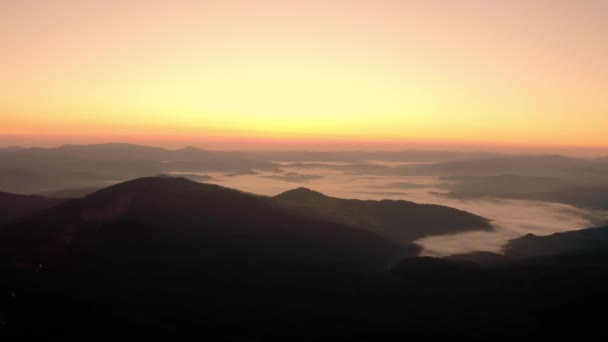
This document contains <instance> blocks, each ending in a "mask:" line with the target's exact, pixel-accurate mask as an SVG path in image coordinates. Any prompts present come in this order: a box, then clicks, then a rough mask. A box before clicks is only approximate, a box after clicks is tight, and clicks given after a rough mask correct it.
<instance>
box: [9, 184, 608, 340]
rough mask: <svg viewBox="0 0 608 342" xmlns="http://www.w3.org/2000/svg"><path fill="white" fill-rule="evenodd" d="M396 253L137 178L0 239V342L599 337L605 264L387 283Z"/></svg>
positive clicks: (261, 208) (348, 230) (260, 202)
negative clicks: (41, 341) (54, 341)
mask: <svg viewBox="0 0 608 342" xmlns="http://www.w3.org/2000/svg"><path fill="white" fill-rule="evenodd" d="M401 252H402V251H401V247H396V246H395V245H393V244H391V243H389V242H386V240H383V239H381V238H378V237H376V236H375V235H373V234H371V233H369V232H366V231H363V230H360V229H359V228H357V227H352V226H348V225H344V224H339V223H335V222H328V221H324V220H321V219H319V218H317V219H313V218H310V217H306V216H302V215H294V214H293V213H292V211H291V210H285V208H282V207H280V206H278V205H277V204H276V203H275V202H274V200H271V199H268V198H264V197H258V196H254V195H248V194H244V193H241V192H238V191H234V190H230V189H225V188H222V187H219V186H213V185H205V184H198V183H193V182H190V181H187V180H184V179H170V178H167V179H163V178H145V179H139V180H135V181H131V182H127V183H123V184H119V185H117V186H113V187H110V188H107V189H104V190H101V191H99V192H97V193H94V194H92V195H89V196H87V197H85V198H82V199H78V200H72V201H69V202H66V203H63V204H61V205H59V206H56V207H54V208H51V209H48V210H45V211H40V212H36V213H34V214H32V215H30V216H28V217H26V218H24V219H22V220H19V221H18V222H15V223H13V224H9V225H7V226H5V227H4V229H2V230H1V231H0V261H1V265H2V269H1V271H0V272H1V274H0V276H1V278H0V279H2V282H1V283H0V323H1V324H0V335H19V336H24V335H39V336H42V337H44V338H49V337H54V336H57V335H72V336H73V337H79V338H81V339H82V338H83V337H87V338H90V337H93V336H94V337H98V336H100V335H104V334H108V335H110V337H117V336H120V337H123V336H125V335H126V334H135V336H136V337H137V338H147V337H152V336H154V337H157V338H158V337H161V338H171V339H175V338H183V337H186V336H192V335H195V336H197V337H199V338H202V339H206V340H211V341H317V340H330V341H395V340H404V341H405V340H410V339H411V340H423V339H430V340H435V339H441V340H448V339H451V340H454V339H456V340H462V339H464V340H468V341H512V340H514V339H520V340H526V339H528V340H529V339H531V338H535V339H537V340H547V339H551V338H562V339H563V338H570V339H576V340H593V338H592V337H595V338H596V339H597V340H603V339H601V338H602V337H606V335H607V333H606V331H605V329H604V323H603V320H604V317H605V315H604V311H605V308H606V307H608V300H607V298H608V295H607V290H606V289H608V258H606V257H605V256H603V255H601V253H597V251H593V252H592V253H587V252H584V253H581V254H582V255H583V256H584V258H583V257H581V255H580V254H579V255H576V256H572V255H571V254H558V255H554V256H551V257H550V258H551V260H552V261H551V262H542V263H540V262H538V260H537V258H518V259H517V260H511V261H504V262H501V265H500V266H492V267H482V266H480V265H479V264H477V263H475V262H471V261H451V260H442V259H433V258H405V259H403V260H402V261H400V262H398V263H396V265H395V266H394V267H392V271H391V270H389V269H388V268H386V269H385V271H384V272H383V271H382V269H383V268H385V267H386V266H387V264H388V263H389V262H390V261H391V260H393V259H394V258H395V257H397V256H398V255H399V254H400V253H401ZM507 259H508V258H507ZM564 260H570V261H569V262H563V261H564ZM581 260H593V262H592V263H591V262H581Z"/></svg>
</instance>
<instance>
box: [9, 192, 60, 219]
mask: <svg viewBox="0 0 608 342" xmlns="http://www.w3.org/2000/svg"><path fill="white" fill-rule="evenodd" d="M61 202H63V200H60V199H55V198H46V197H43V196H25V195H15V194H9V193H6V192H0V226H2V225H4V224H6V223H9V222H11V221H14V220H16V219H18V218H20V217H22V216H25V215H27V214H30V213H32V212H34V211H37V210H42V209H47V208H50V207H52V206H55V205H58V204H59V203H61Z"/></svg>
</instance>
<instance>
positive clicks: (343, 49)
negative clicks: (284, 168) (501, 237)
mask: <svg viewBox="0 0 608 342" xmlns="http://www.w3.org/2000/svg"><path fill="white" fill-rule="evenodd" d="M606 32H608V1H601V0H597V1H593V0H586V1H585V0H583V1H565V0H564V1H548V0H540V1H524V0H521V1H520V0H513V1H491V0H490V1H482V0H477V1H473V0H470V1H458V0H456V1H437V0H430V1H429V0H427V1H399V0H374V1H371V0H370V1H357V0H350V1H340V0H338V1H318V0H307V1H289V0H283V1H264V0H258V1H248V0H241V1H232V0H218V1H194V0H173V1H169V0H167V1H155V0H147V1H138V0H132V1H129V0H120V1H119V0H104V1H86V0H72V1H70V0H54V1H46V0H39V1H33V0H4V1H1V2H0V41H1V42H2V43H1V44H0V75H1V77H0V135H2V138H1V139H0V143H2V144H17V143H19V144H24V143H23V142H24V140H27V139H29V138H31V141H33V142H39V144H44V143H45V142H46V143H50V142H53V143H55V142H59V140H60V139H61V137H72V138H69V139H67V138H66V139H65V140H66V142H70V141H69V140H74V139H76V140H77V141H79V142H98V141H102V140H107V141H117V140H124V139H126V137H129V140H133V141H132V142H138V141H139V142H157V143H160V144H165V145H174V144H176V143H182V142H184V143H186V142H192V141H194V142H197V143H198V144H199V145H202V146H205V145H206V144H207V143H208V144H213V143H217V142H218V141H223V142H224V143H225V144H228V145H229V146H233V147H234V148H236V149H243V148H253V147H255V146H257V147H260V146H266V145H268V144H270V145H275V146H276V145H281V144H286V146H295V145H298V146H307V145H308V146H317V145H319V144H325V145H332V144H334V145H335V146H338V145H340V144H342V143H344V144H346V143H347V144H350V145H353V146H354V145H357V143H355V141H361V142H362V143H361V146H362V148H363V149H364V147H365V146H366V145H373V146H384V145H386V146H389V145H390V146H402V145H403V146H410V145H411V142H417V143H419V144H427V145H433V144H444V145H445V144H456V145H462V144H465V145H466V144H473V145H481V144H490V145H497V144H498V145H500V144H507V145H513V144H522V145H560V146H561V145H574V146H604V147H608V138H606V133H605V131H606V128H607V127H608V34H606ZM74 137H77V138H74ZM138 137H139V138H138ZM25 144H26V145H27V141H25ZM30 144H33V143H30ZM332 146H333V145H332Z"/></svg>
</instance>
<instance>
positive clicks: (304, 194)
mask: <svg viewBox="0 0 608 342" xmlns="http://www.w3.org/2000/svg"><path fill="white" fill-rule="evenodd" d="M275 197H276V198H280V199H287V200H290V199H291V200H313V199H320V198H327V196H326V195H324V194H322V193H320V192H318V191H314V190H312V189H309V188H305V187H299V188H297V189H292V190H288V191H285V192H283V193H281V194H279V195H277V196H275Z"/></svg>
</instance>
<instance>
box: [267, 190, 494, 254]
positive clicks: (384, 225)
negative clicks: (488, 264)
mask: <svg viewBox="0 0 608 342" xmlns="http://www.w3.org/2000/svg"><path fill="white" fill-rule="evenodd" d="M274 199H275V200H276V203H277V204H278V205H279V206H281V207H283V208H287V209H289V210H291V211H292V212H294V213H298V214H300V215H303V216H306V217H319V218H322V219H325V220H330V221H333V222H339V223H343V224H347V225H351V226H355V227H359V228H361V229H365V230H368V231H370V232H373V233H375V234H378V235H380V236H382V237H384V238H385V239H389V240H391V241H396V242H398V243H400V244H402V245H404V246H408V245H410V244H411V243H412V242H413V241H414V240H416V239H418V238H421V237H424V236H430V235H440V234H449V233H457V232H463V231H469V230H491V229H492V226H491V225H490V221H489V220H488V219H486V218H483V217H480V216H477V215H474V214H471V213H468V212H466V211H461V210H458V209H454V208H450V207H445V206H441V205H432V204H417V203H414V202H408V201H402V200H398V201H394V200H381V201H372V200H354V199H341V198H334V197H329V196H325V195H324V194H322V193H320V192H316V191H313V190H310V189H307V188H298V189H295V190H290V191H286V192H284V193H282V194H279V195H277V196H275V197H274Z"/></svg>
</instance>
